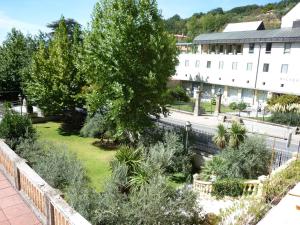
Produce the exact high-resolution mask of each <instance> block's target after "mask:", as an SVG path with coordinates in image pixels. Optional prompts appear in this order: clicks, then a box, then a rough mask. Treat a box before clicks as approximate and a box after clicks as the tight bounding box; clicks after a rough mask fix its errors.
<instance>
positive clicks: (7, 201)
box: [0, 171, 41, 225]
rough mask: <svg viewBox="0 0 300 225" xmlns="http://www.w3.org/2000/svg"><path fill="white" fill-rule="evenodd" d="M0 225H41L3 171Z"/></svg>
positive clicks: (0, 177)
mask: <svg viewBox="0 0 300 225" xmlns="http://www.w3.org/2000/svg"><path fill="white" fill-rule="evenodd" d="M0 225H41V223H40V221H39V220H38V218H37V217H36V216H35V215H34V214H33V212H32V211H31V209H30V208H29V207H28V205H26V203H25V202H24V200H23V199H22V198H21V196H20V195H19V193H18V192H17V191H16V190H15V189H14V188H13V187H12V185H11V184H10V183H9V181H8V180H7V178H6V177H5V176H4V174H3V173H2V172H1V171H0Z"/></svg>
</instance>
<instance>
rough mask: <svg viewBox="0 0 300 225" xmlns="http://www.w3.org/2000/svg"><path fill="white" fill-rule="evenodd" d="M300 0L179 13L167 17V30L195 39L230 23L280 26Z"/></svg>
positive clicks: (269, 26)
mask: <svg viewBox="0 0 300 225" xmlns="http://www.w3.org/2000/svg"><path fill="white" fill-rule="evenodd" d="M298 2H300V0H282V1H280V2H278V3H269V4H267V5H262V6H260V5H246V6H242V7H236V8H233V9H231V10H228V11H224V10H223V9H222V8H216V9H213V10H211V11H209V12H207V13H202V12H199V13H194V15H192V16H191V17H189V18H186V19H183V18H181V17H180V16H179V15H174V16H173V17H171V18H169V19H166V20H165V23H166V27H167V30H168V31H169V32H170V33H172V34H184V35H187V36H188V40H189V41H191V40H193V39H194V38H195V37H196V36H197V35H199V34H201V33H210V32H218V31H222V30H223V29H224V27H225V26H226V24H228V23H238V22H249V21H257V20H262V21H264V23H265V26H266V29H274V28H279V27H280V21H281V17H282V16H283V15H285V14H286V13H287V12H288V11H289V10H290V9H292V8H293V7H294V6H295V5H296V4H297V3H298Z"/></svg>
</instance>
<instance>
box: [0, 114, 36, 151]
mask: <svg viewBox="0 0 300 225" xmlns="http://www.w3.org/2000/svg"><path fill="white" fill-rule="evenodd" d="M35 137H36V130H35V129H34V128H33V126H32V122H31V120H30V118H29V117H27V116H21V115H20V114H17V113H14V112H12V111H10V110H8V109H7V110H6V111H5V113H4V116H3V119H2V121H1V122H0V138H3V139H5V141H6V142H7V144H8V145H10V147H11V148H12V149H15V148H16V146H17V145H18V144H19V143H20V142H21V139H24V138H31V139H34V138H35Z"/></svg>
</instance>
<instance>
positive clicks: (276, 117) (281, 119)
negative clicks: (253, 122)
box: [269, 112, 300, 126]
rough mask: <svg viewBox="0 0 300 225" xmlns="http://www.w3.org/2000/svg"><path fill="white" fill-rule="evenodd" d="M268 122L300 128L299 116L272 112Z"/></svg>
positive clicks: (290, 113) (291, 113)
mask: <svg viewBox="0 0 300 225" xmlns="http://www.w3.org/2000/svg"><path fill="white" fill-rule="evenodd" d="M269 121H270V122H273V123H277V124H283V125H289V126H300V114H297V113H293V112H289V113H282V112H274V113H273V114H272V115H271V117H270V118H269Z"/></svg>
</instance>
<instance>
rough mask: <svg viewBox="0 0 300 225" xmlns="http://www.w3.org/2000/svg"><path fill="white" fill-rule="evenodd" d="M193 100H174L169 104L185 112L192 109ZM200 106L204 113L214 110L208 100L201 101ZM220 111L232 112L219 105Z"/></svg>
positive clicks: (226, 107)
mask: <svg viewBox="0 0 300 225" xmlns="http://www.w3.org/2000/svg"><path fill="white" fill-rule="evenodd" d="M194 105H195V103H194V101H193V100H191V102H176V103H174V104H172V105H171V108H173V109H178V110H182V111H186V112H193V111H194ZM201 107H202V108H203V110H204V112H205V113H213V112H214V111H215V106H214V105H211V104H210V102H202V103H201ZM221 112H222V113H227V112H233V110H232V109H230V108H229V107H228V106H224V105H222V106H221Z"/></svg>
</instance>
